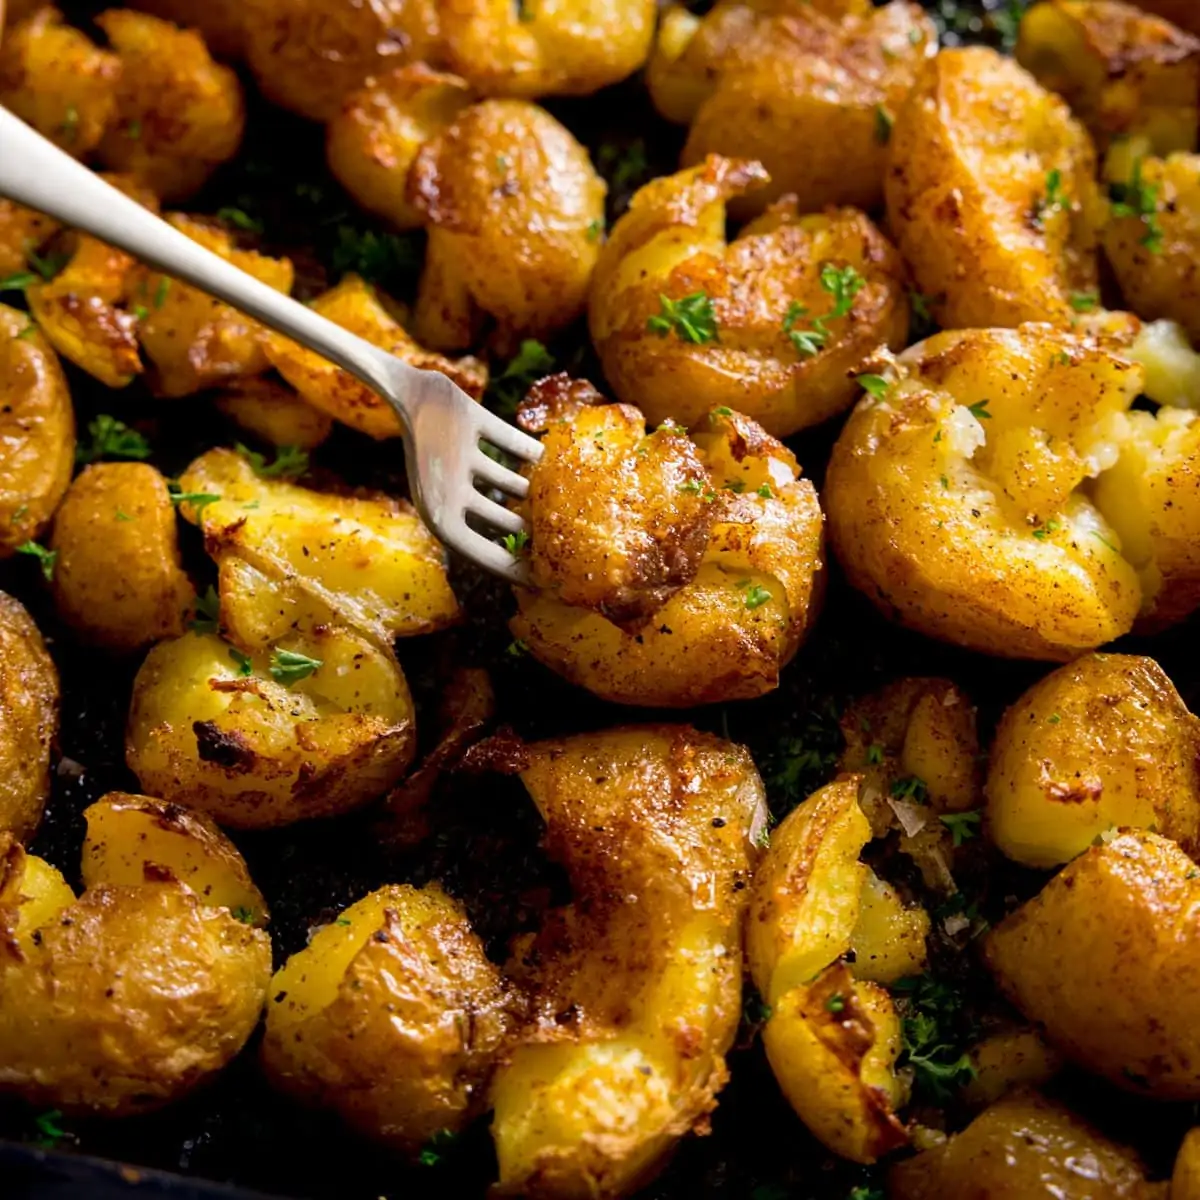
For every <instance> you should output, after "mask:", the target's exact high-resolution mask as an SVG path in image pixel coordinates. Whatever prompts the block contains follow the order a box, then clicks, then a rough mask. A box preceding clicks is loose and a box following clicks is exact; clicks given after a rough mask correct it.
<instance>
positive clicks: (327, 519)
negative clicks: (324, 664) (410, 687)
mask: <svg viewBox="0 0 1200 1200" xmlns="http://www.w3.org/2000/svg"><path fill="white" fill-rule="evenodd" d="M179 484H180V487H181V488H182V489H183V491H184V492H192V493H197V494H200V495H210V496H211V495H215V496H219V497H220V499H219V500H216V501H214V502H212V503H208V504H205V505H204V506H203V507H202V508H199V509H197V508H195V507H194V506H193V505H191V504H188V503H183V504H181V505H180V510H181V512H182V513H183V515H184V517H186V518H187V519H188V520H189V521H192V522H193V523H195V524H198V525H199V526H200V527H201V529H202V530H203V531H204V537H205V543H206V545H207V546H208V547H209V550H210V553H212V554H213V555H214V557H215V558H216V559H217V562H218V566H220V567H222V569H225V567H226V564H228V569H229V570H231V571H232V570H234V568H235V564H236V562H244V563H246V564H247V565H248V566H249V567H251V568H253V569H254V570H255V571H256V572H257V573H258V578H259V579H260V580H262V579H266V578H269V579H270V580H271V581H272V582H271V584H270V585H268V586H262V585H261V584H260V585H259V586H257V587H256V586H249V585H248V586H246V587H243V588H241V589H239V590H236V592H235V593H231V596H232V599H233V602H235V603H236V604H237V605H238V608H239V611H240V612H241V614H242V617H241V621H240V622H239V623H240V624H247V625H249V624H253V625H255V626H261V628H262V630H263V634H262V637H261V639H259V640H258V641H257V644H258V645H261V646H263V647H265V646H266V645H267V644H268V643H269V642H271V641H273V640H275V639H277V638H280V637H285V636H286V635H287V632H288V630H289V629H290V628H291V627H292V625H293V623H294V622H295V621H296V619H297V618H298V617H299V616H301V615H302V614H303V613H306V612H309V611H312V610H313V609H314V606H315V609H316V611H317V612H318V613H319V614H320V615H321V618H322V619H328V616H329V615H330V614H336V615H337V616H338V618H339V619H340V620H342V621H344V622H346V623H347V624H348V625H350V626H351V627H352V628H355V629H361V630H364V631H366V632H368V633H370V634H371V636H372V637H373V638H375V640H376V641H377V642H378V643H379V644H380V645H381V646H387V645H390V643H391V640H392V639H393V638H397V637H411V636H413V635H414V634H418V633H431V632H433V631H434V630H435V629H441V628H443V627H445V626H446V625H450V624H453V623H454V622H455V621H457V620H458V619H459V616H460V612H459V607H458V602H457V600H455V598H454V593H453V592H452V591H451V590H450V581H449V579H448V578H447V575H446V553H445V551H444V550H443V549H442V547H441V545H440V544H439V543H438V541H437V540H436V539H435V538H434V536H433V534H431V533H430V532H429V531H428V530H427V529H426V528H425V526H424V525H423V524H422V522H421V519H420V517H418V516H417V513H416V511H415V510H414V509H413V508H412V506H411V505H409V504H408V503H407V502H406V501H403V500H394V499H392V498H391V497H386V496H382V495H380V494H378V493H375V494H371V493H368V494H365V495H359V496H350V495H337V494H332V493H322V492H316V491H312V490H311V489H309V488H305V487H301V486H299V485H298V484H295V483H290V482H287V481H286V480H283V479H279V478H268V477H266V476H264V475H260V474H258V472H256V471H255V469H254V466H253V465H252V464H251V463H250V462H249V461H247V459H246V458H244V457H243V456H242V455H240V454H236V453H234V452H233V451H231V450H209V451H208V452H207V453H206V454H202V455H201V456H200V457H199V458H198V459H196V460H195V462H193V463H192V464H191V465H190V466H189V467H188V468H187V470H186V471H184V473H183V474H182V475H181V476H180V480H179ZM228 599H229V597H226V595H225V592H224V589H222V600H223V602H225V601H227V600H228ZM224 615H228V614H223V616H224ZM243 640H244V641H250V642H254V641H255V639H254V638H252V637H250V635H249V631H248V630H243Z"/></svg>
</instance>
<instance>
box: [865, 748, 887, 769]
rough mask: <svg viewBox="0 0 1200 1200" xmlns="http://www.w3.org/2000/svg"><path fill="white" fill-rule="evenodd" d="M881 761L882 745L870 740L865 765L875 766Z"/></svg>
mask: <svg viewBox="0 0 1200 1200" xmlns="http://www.w3.org/2000/svg"><path fill="white" fill-rule="evenodd" d="M881 762H883V747H882V746H881V745H880V744H879V743H878V742H872V743H871V744H870V745H869V746H868V747H867V766H868V767H877V766H879V764H880V763H881Z"/></svg>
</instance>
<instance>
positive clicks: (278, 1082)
mask: <svg viewBox="0 0 1200 1200" xmlns="http://www.w3.org/2000/svg"><path fill="white" fill-rule="evenodd" d="M271 995H272V997H273V1001H272V1003H271V1005H270V1007H269V1009H268V1013H267V1032H266V1037H265V1038H264V1040H263V1047H262V1058H263V1066H264V1068H265V1070H266V1073H267V1076H268V1078H269V1079H270V1080H271V1082H272V1084H273V1085H274V1086H275V1087H277V1088H279V1089H280V1090H281V1091H284V1092H287V1093H288V1094H290V1095H293V1096H296V1097H297V1098H299V1099H302V1100H305V1101H307V1102H308V1103H310V1104H313V1105H316V1106H320V1107H329V1108H332V1109H333V1110H335V1111H336V1112H338V1113H339V1114H340V1115H341V1116H342V1118H343V1119H344V1120H345V1121H346V1122H347V1123H348V1124H350V1125H351V1126H353V1127H354V1128H356V1129H357V1130H359V1131H360V1132H361V1133H364V1134H366V1135H367V1136H368V1137H371V1138H374V1139H376V1140H378V1141H382V1142H384V1143H386V1144H387V1145H389V1146H392V1147H394V1148H396V1149H399V1150H401V1151H406V1152H408V1153H415V1152H416V1151H417V1150H419V1149H420V1147H421V1145H422V1143H424V1142H427V1141H428V1140H429V1139H430V1138H431V1137H433V1135H434V1134H436V1133H438V1132H440V1131H441V1130H450V1131H451V1132H455V1133H457V1132H458V1131H459V1130H460V1129H462V1128H463V1127H464V1126H465V1125H466V1123H467V1122H468V1121H469V1120H470V1119H471V1118H472V1117H473V1116H475V1115H476V1114H478V1112H479V1111H480V1110H481V1108H482V1106H483V1103H484V1101H485V1100H486V1097H487V1080H488V1077H489V1075H490V1074H491V1070H492V1067H493V1066H494V1064H495V1061H496V1058H497V1055H498V1054H499V1053H500V1052H501V1050H502V1048H503V1044H504V1039H505V1037H506V1034H507V1032H508V1028H509V1025H510V1023H511V1016H512V1014H511V1012H510V1011H509V1009H510V1006H511V1004H512V1001H511V998H510V995H509V992H508V989H507V987H506V985H505V984H504V982H503V980H502V978H501V975H500V972H499V970H497V968H496V967H495V966H493V965H492V964H491V963H490V962H489V961H488V960H487V957H486V956H485V955H484V952H483V946H482V944H481V942H480V940H479V938H478V937H477V936H476V934H475V932H474V930H472V929H471V926H470V923H469V921H468V919H467V916H466V913H464V912H463V910H462V908H461V907H460V905H459V904H458V903H457V902H456V901H455V900H453V899H451V898H450V897H449V896H447V895H446V893H445V892H443V891H442V890H441V888H440V887H439V886H438V885H437V884H431V885H430V886H428V887H424V888H413V887H409V886H407V885H406V886H402V887H399V886H391V887H384V888H380V889H379V890H378V891H376V892H372V893H371V894H370V895H369V896H367V897H365V898H364V899H362V900H360V901H358V903H356V904H353V905H351V906H350V907H349V908H348V909H346V910H345V912H343V913H342V914H340V915H339V917H338V918H337V920H336V921H335V922H334V923H333V924H330V925H326V926H325V927H324V928H323V929H321V930H319V931H318V932H317V933H316V934H315V936H314V937H313V938H312V940H311V941H310V942H309V944H308V946H307V947H306V948H305V949H304V950H301V951H300V952H299V953H297V954H294V955H293V956H292V957H291V958H290V959H288V961H287V963H286V964H285V965H284V967H283V968H282V969H281V970H280V971H278V972H276V974H275V976H274V977H273V978H272V980H271Z"/></svg>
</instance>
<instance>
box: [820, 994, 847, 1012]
mask: <svg viewBox="0 0 1200 1200" xmlns="http://www.w3.org/2000/svg"><path fill="white" fill-rule="evenodd" d="M845 1010H846V997H845V996H843V995H842V993H841V992H834V993H833V995H832V996H830V997H829V999H828V1000H826V1001H825V1011H826V1012H831V1013H840V1012H845Z"/></svg>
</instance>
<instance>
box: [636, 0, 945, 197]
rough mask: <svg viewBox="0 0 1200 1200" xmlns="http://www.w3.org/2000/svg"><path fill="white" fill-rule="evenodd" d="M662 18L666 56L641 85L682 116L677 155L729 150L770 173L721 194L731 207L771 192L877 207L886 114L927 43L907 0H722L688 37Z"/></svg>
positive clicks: (933, 37) (925, 21)
mask: <svg viewBox="0 0 1200 1200" xmlns="http://www.w3.org/2000/svg"><path fill="white" fill-rule="evenodd" d="M826 7H828V6H826ZM861 7H862V6H855V8H856V9H859V10H861ZM693 20H695V19H694V18H693ZM662 28H663V33H662V34H660V41H659V58H660V62H661V60H662V59H663V58H667V59H669V60H670V66H669V67H667V68H666V69H665V70H664V69H663V68H662V67H661V66H660V68H659V70H658V71H655V72H652V74H651V79H652V80H654V79H655V78H656V77H657V78H658V81H659V82H658V86H657V87H654V85H653V83H652V91H651V95H652V96H654V97H655V99H656V102H657V103H659V105H660V107H662V106H664V105H665V107H662V111H664V115H667V116H671V115H675V116H682V117H683V118H684V119H685V120H690V122H691V128H690V130H689V131H688V138H687V143H686V145H685V146H684V149H683V155H682V162H683V164H684V165H685V166H688V165H691V164H694V163H699V162H702V161H703V160H704V158H705V156H706V155H709V154H730V155H732V154H736V155H738V156H739V157H742V158H747V159H757V160H758V161H759V162H761V163H762V164H763V165H764V166H765V167H766V169H767V171H768V172H769V173H770V176H771V182H770V184H769V186H767V187H766V188H765V189H763V190H761V191H759V192H755V193H754V194H753V195H751V196H748V197H739V198H738V199H736V200H735V201H734V202H733V205H732V208H733V213H734V215H735V216H737V217H742V218H744V217H746V216H749V215H751V214H752V213H757V212H760V211H761V210H762V208H763V207H764V206H765V205H766V204H768V203H769V202H770V201H772V200H776V199H778V198H779V197H781V196H783V195H794V196H795V197H796V201H797V204H798V206H799V209H800V211H801V212H812V211H814V210H817V209H820V208H822V207H824V206H825V205H830V204H849V205H854V206H855V207H857V208H863V209H868V208H878V207H879V205H880V202H881V200H882V199H883V175H884V169H885V165H886V162H887V140H888V130H889V129H890V124H891V118H892V117H893V116H894V115H895V113H896V111H897V110H898V108H899V107H900V105H901V103H902V102H903V100H904V97H905V96H906V95H907V93H908V91H909V89H910V88H911V87H912V85H913V80H914V78H915V77H916V74H917V72H918V70H919V68H920V65H921V62H922V60H924V59H925V58H927V57H928V56H929V55H930V54H932V53H933V52H934V51H935V50H936V48H937V31H936V29H935V27H934V25H933V22H932V21H931V20H930V19H929V17H928V16H926V15H925V13H923V12H922V11H921V8H920V6H919V5H917V4H909V3H906V2H904V0H896V2H895V3H891V4H887V5H884V6H883V7H882V8H878V9H870V8H869V6H868V7H867V10H866V11H853V12H849V13H847V14H846V15H842V16H840V17H831V16H827V15H825V14H824V13H822V12H820V11H818V10H817V9H816V8H815V7H813V6H809V5H796V4H791V5H785V4H764V3H753V4H744V3H743V4H730V3H725V4H719V5H718V6H717V7H716V8H714V9H713V10H712V12H710V13H709V14H708V15H707V16H705V17H704V18H702V19H701V20H700V21H699V22H698V24H697V25H696V26H695V27H694V29H693V33H692V36H691V37H688V36H687V28H688V23H687V22H683V21H680V22H678V23H676V24H674V25H673V26H672V25H668V24H667V23H666V21H664V24H663V27H662ZM694 39H699V40H698V41H697V43H696V47H695V50H694V51H693V49H692V45H691V42H692V41H693V40H694ZM663 65H664V66H665V64H663ZM693 107H694V115H689V113H690V112H691V110H692V109H693ZM748 115H753V116H755V117H756V119H750V120H748V119H747V117H748ZM797 146H803V147H804V153H802V154H797V153H796V152H795V147H797Z"/></svg>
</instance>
